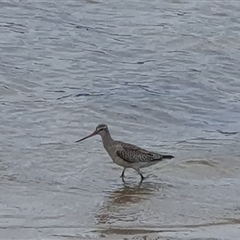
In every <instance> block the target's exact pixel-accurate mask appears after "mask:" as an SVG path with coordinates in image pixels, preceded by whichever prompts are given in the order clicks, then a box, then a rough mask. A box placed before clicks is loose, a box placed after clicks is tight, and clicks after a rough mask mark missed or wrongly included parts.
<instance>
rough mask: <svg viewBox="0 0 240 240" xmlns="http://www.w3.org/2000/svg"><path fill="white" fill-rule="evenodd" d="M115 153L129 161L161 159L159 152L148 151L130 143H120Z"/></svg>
mask: <svg viewBox="0 0 240 240" xmlns="http://www.w3.org/2000/svg"><path fill="white" fill-rule="evenodd" d="M116 154H117V155H118V156H119V157H120V158H122V159H123V160H125V161H126V162H129V163H136V162H153V161H160V160H162V159H163V155H161V154H158V153H154V152H149V151H147V150H145V149H142V148H139V147H137V146H134V145H131V144H121V149H118V150H117V151H116Z"/></svg>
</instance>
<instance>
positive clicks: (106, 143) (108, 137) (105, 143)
mask: <svg viewBox="0 0 240 240" xmlns="http://www.w3.org/2000/svg"><path fill="white" fill-rule="evenodd" d="M101 137H102V141H103V146H104V147H105V149H108V148H109V147H110V146H111V143H112V142H113V139H112V137H111V134H110V132H109V131H107V132H105V134H104V135H102V136H101Z"/></svg>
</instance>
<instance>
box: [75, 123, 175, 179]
mask: <svg viewBox="0 0 240 240" xmlns="http://www.w3.org/2000/svg"><path fill="white" fill-rule="evenodd" d="M97 134H99V135H100V136H101V137H102V141H103V146H104V148H105V149H106V151H107V152H108V154H109V156H110V157H111V158H112V160H113V162H114V163H116V164H118V165H119V166H122V167H123V171H122V174H121V177H122V178H123V177H124V172H125V169H126V168H133V169H135V170H136V171H137V172H138V173H139V174H140V176H141V181H142V180H143V179H144V177H143V175H142V173H141V172H140V168H144V167H148V166H151V165H153V164H156V163H158V162H161V161H163V160H165V159H171V158H173V156H171V155H162V154H159V153H155V152H151V151H148V150H145V149H143V148H140V147H138V146H135V145H132V144H130V143H124V142H121V141H114V140H113V139H112V137H111V134H110V132H109V130H108V127H107V125H105V124H99V125H98V126H97V127H96V130H95V131H94V132H93V133H92V134H90V135H88V136H87V137H84V138H82V139H80V140H78V141H77V142H80V141H83V140H84V139H87V138H89V137H92V136H94V135H97Z"/></svg>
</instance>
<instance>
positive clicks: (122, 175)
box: [120, 168, 126, 178]
mask: <svg viewBox="0 0 240 240" xmlns="http://www.w3.org/2000/svg"><path fill="white" fill-rule="evenodd" d="M125 170H126V168H123V171H122V174H121V176H120V177H121V178H124V172H125Z"/></svg>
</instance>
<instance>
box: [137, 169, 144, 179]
mask: <svg viewBox="0 0 240 240" xmlns="http://www.w3.org/2000/svg"><path fill="white" fill-rule="evenodd" d="M135 170H136V171H137V172H138V174H139V175H140V176H141V182H142V181H143V179H144V178H145V177H144V176H143V175H142V173H141V172H140V169H135Z"/></svg>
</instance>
